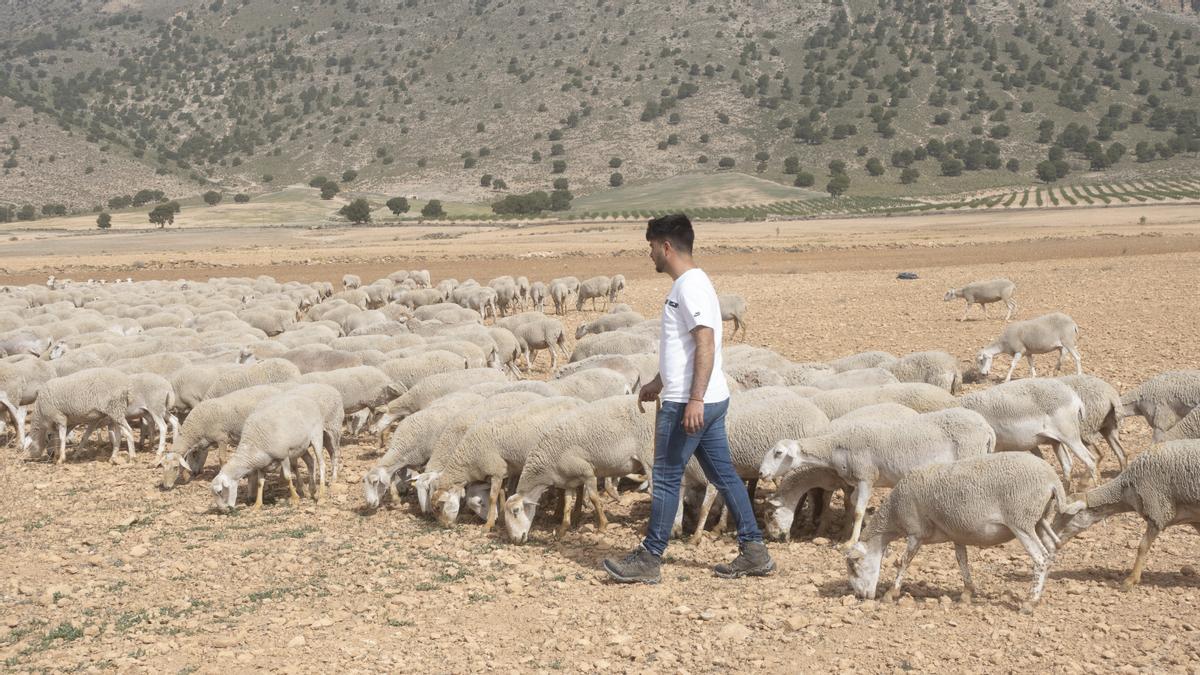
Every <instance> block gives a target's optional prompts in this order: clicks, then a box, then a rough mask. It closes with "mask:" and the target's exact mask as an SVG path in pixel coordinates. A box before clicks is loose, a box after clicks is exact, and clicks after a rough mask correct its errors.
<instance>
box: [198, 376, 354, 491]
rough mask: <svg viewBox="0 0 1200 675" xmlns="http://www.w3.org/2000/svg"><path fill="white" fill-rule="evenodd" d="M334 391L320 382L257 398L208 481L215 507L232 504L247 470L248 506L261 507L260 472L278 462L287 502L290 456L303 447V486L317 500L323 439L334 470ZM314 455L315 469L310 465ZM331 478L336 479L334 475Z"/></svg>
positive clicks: (337, 424)
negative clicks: (234, 443) (251, 496)
mask: <svg viewBox="0 0 1200 675" xmlns="http://www.w3.org/2000/svg"><path fill="white" fill-rule="evenodd" d="M339 399H340V396H339V395H338V393H337V390H335V389H333V388H332V387H328V386H326V385H320V384H309V385H303V386H298V387H295V388H292V389H289V390H287V391H284V392H281V393H279V394H276V395H275V396H272V397H271V398H268V399H267V400H265V401H263V402H262V403H260V404H259V405H258V407H256V408H255V409H254V411H253V412H251V413H250V415H249V416H248V417H247V418H246V423H245V425H244V426H243V427H242V436H241V440H239V441H238V446H237V450H235V451H234V452H233V456H231V457H230V458H229V461H227V462H226V463H225V465H224V466H222V467H221V471H220V473H218V474H217V476H216V477H215V478H213V481H212V485H211V486H210V487H211V489H212V492H213V495H214V497H215V498H216V503H217V508H219V509H232V508H234V505H235V504H236V503H237V490H238V481H239V480H240V479H241V478H243V477H245V476H247V475H249V474H253V475H254V478H253V479H252V482H251V488H252V489H254V490H255V499H254V507H253V508H254V509H255V510H258V509H261V508H262V495H263V485H264V483H265V479H264V476H263V473H264V472H265V471H267V470H268V469H269V468H271V467H272V466H274V465H276V464H278V465H279V467H280V469H281V471H282V472H283V477H284V480H286V481H287V484H288V491H289V492H290V500H291V502H292V504H298V503H299V501H300V495H299V494H298V493H297V492H296V486H295V484H294V482H293V474H292V460H295V459H299V458H302V457H307V456H308V454H309V449H310V448H311V451H312V460H309V459H305V462H306V463H309V472H308V474H309V486H310V494H312V496H313V499H315V500H316V501H317V502H320V501H321V499H322V498H323V497H324V492H325V449H326V447H327V439H329V440H330V441H332V442H331V443H329V446H331V447H330V454H331V455H332V456H333V458H334V459H333V466H334V473H335V474H336V472H337V448H336V442H337V441H336V440H334V439H336V438H337V434H339V433H340V430H341V428H342V405H341V401H340V400H339ZM313 460H315V462H316V464H317V467H318V468H317V471H316V472H314V471H313V470H312V464H311V463H310V462H311V461H313ZM334 480H337V479H336V477H335V478H334Z"/></svg>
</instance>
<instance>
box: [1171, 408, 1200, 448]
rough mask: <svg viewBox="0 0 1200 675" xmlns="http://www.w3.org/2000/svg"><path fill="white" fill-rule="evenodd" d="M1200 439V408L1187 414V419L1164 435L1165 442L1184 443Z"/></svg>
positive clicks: (1180, 421)
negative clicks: (1188, 440) (1183, 441)
mask: <svg viewBox="0 0 1200 675" xmlns="http://www.w3.org/2000/svg"><path fill="white" fill-rule="evenodd" d="M1195 438H1200V407H1198V408H1195V409H1193V410H1192V412H1190V413H1188V414H1187V417H1184V418H1183V419H1181V420H1179V422H1178V423H1177V424H1176V425H1175V426H1173V427H1171V428H1170V430H1168V431H1167V433H1165V434H1163V440H1164V441H1182V440H1187V439H1195Z"/></svg>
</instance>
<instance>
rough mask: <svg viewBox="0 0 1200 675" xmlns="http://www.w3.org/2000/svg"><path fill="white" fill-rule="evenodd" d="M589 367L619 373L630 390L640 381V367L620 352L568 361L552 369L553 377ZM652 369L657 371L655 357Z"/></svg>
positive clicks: (633, 389)
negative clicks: (560, 366) (554, 369)
mask: <svg viewBox="0 0 1200 675" xmlns="http://www.w3.org/2000/svg"><path fill="white" fill-rule="evenodd" d="M590 368H605V369H608V370H612V371H615V372H617V373H620V375H621V376H622V377H624V378H625V381H626V382H627V383H628V384H629V387H630V391H637V390H638V388H639V385H640V384H641V382H642V371H641V369H640V368H639V367H638V365H637V364H635V363H634V362H633V360H632V359H631V358H630V357H629V356H625V355H622V354H611V355H610V354H601V355H598V356H591V357H588V358H586V359H584V360H582V361H576V362H575V363H568V364H567V365H565V366H563V367H562V368H559V369H558V370H556V371H554V376H553V379H556V380H558V379H562V378H564V377H568V376H570V375H573V374H575V373H578V372H581V371H584V370H588V369H590ZM654 369H655V372H658V360H657V359H655V362H654ZM652 379H654V378H653V376H651V377H650V378H649V379H648V380H646V381H647V382H648V381H649V380H652Z"/></svg>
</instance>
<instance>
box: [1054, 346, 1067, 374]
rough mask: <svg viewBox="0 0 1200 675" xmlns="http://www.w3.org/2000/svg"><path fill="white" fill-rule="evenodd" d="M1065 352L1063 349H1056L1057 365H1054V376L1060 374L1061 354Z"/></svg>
mask: <svg viewBox="0 0 1200 675" xmlns="http://www.w3.org/2000/svg"><path fill="white" fill-rule="evenodd" d="M1065 351H1066V349H1065V348H1064V347H1059V348H1058V363H1056V364H1054V374H1055V375H1058V374H1060V373H1062V361H1063V352H1065Z"/></svg>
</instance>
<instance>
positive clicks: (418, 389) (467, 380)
mask: <svg viewBox="0 0 1200 675" xmlns="http://www.w3.org/2000/svg"><path fill="white" fill-rule="evenodd" d="M505 380H506V378H505V377H504V374H503V373H500V372H498V371H496V370H494V369H492V368H469V369H466V370H455V371H451V372H448V373H438V374H436V375H430V376H428V377H426V378H425V379H423V380H421V381H420V382H418V383H416V384H415V385H413V386H412V388H411V389H409V390H408V391H406V392H404V394H403V395H402V396H400V397H398V398H396V399H395V400H393V401H392V402H390V403H388V405H387V410H386V412H384V414H383V415H381V416H380V417H379V419H378V420H376V421H375V424H374V426H372V428H371V431H372V432H373V433H378V432H380V431H382V430H384V429H386V428H388V426H389V425H391V423H392V422H394V421H396V420H402V419H404V418H405V417H407V416H408V415H411V414H413V413H415V412H417V411H418V410H421V409H423V408H425V407H427V406H428V405H430V404H431V403H433V402H434V401H435V400H437V399H438V398H440V397H442V396H445V395H446V394H449V393H452V392H455V391H458V390H460V389H465V388H467V387H470V386H472V385H475V384H479V383H482V382H500V381H505Z"/></svg>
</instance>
